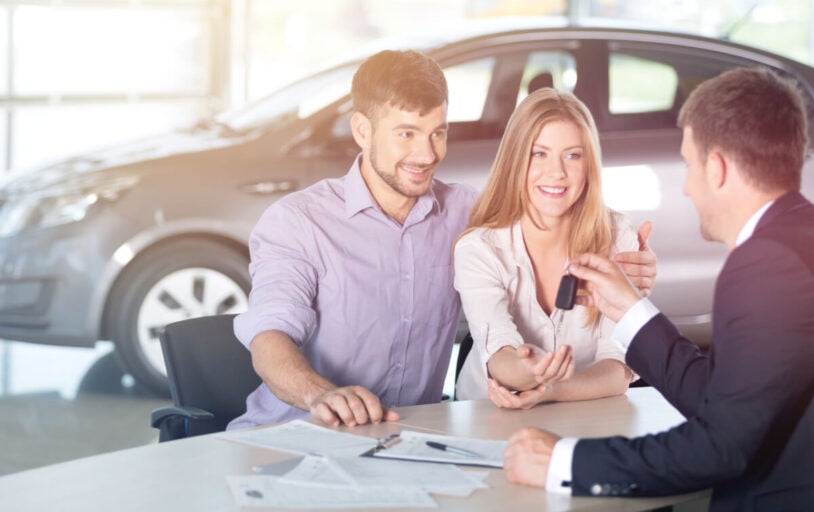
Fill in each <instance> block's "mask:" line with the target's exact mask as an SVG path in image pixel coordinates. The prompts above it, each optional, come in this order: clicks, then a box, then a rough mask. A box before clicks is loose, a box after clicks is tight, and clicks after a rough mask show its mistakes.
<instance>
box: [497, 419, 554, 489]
mask: <svg viewBox="0 0 814 512" xmlns="http://www.w3.org/2000/svg"><path fill="white" fill-rule="evenodd" d="M559 440H560V438H559V436H556V435H554V434H552V433H550V432H546V431H545V430H540V429H536V428H530V427H527V428H524V429H522V430H520V431H518V432H516V433H515V434H514V435H512V437H510V438H509V445H508V446H507V447H506V451H505V452H504V454H503V469H504V470H505V472H506V479H507V480H508V481H509V482H512V483H514V484H523V485H531V486H534V487H545V484H546V479H547V478H548V465H549V463H550V462H551V452H552V451H553V450H554V445H555V444H556V443H557V441H559Z"/></svg>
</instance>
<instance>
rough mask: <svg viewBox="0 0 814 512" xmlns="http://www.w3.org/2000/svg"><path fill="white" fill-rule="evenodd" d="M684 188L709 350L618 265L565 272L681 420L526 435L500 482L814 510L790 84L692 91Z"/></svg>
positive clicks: (805, 300)
mask: <svg viewBox="0 0 814 512" xmlns="http://www.w3.org/2000/svg"><path fill="white" fill-rule="evenodd" d="M679 126H681V127H682V128H683V130H684V138H683V142H682V146H681V153H682V156H683V158H684V160H685V161H686V163H687V176H686V183H685V189H684V192H685V194H686V195H688V196H689V197H690V199H692V201H693V203H694V205H695V208H696V209H697V211H698V215H699V217H700V221H701V233H702V235H703V236H704V238H706V239H708V240H715V241H719V242H723V243H725V244H726V245H727V246H728V247H729V249H730V254H729V257H728V258H727V260H726V263H725V264H724V267H723V269H722V270H721V273H720V275H719V276H718V281H717V283H716V288H715V303H714V306H713V334H712V345H711V348H710V351H709V353H708V354H705V353H703V352H702V351H700V350H699V348H698V347H697V346H696V345H695V344H693V343H692V342H691V341H689V340H687V339H686V338H684V337H682V335H681V333H680V332H678V330H677V329H676V328H675V326H674V325H673V324H672V323H671V322H670V321H669V320H668V319H667V318H666V317H665V316H664V315H662V314H660V313H659V312H658V310H657V309H656V308H655V307H654V306H653V305H652V304H651V303H650V302H649V301H648V300H647V299H640V297H639V296H638V294H637V293H636V290H635V289H634V288H632V287H631V286H630V284H629V283H628V282H627V279H626V278H625V276H624V274H623V273H622V272H620V271H619V268H618V267H617V266H616V265H615V264H614V263H612V262H610V261H608V260H607V259H605V258H602V257H599V256H596V255H582V256H580V257H578V258H576V259H575V260H574V261H573V262H572V265H571V266H570V272H571V273H573V274H574V275H576V276H577V277H579V278H580V279H581V280H583V282H584V283H585V288H586V289H587V291H588V292H589V293H588V294H587V295H586V296H585V297H584V298H581V299H580V300H581V303H583V304H592V305H594V306H596V307H598V308H599V309H600V311H601V312H602V313H603V314H605V315H607V316H608V317H610V318H611V319H612V320H614V321H616V322H617V327H616V331H614V339H616V340H617V341H618V342H620V343H621V344H622V345H623V346H626V347H627V355H626V359H627V364H628V365H629V366H630V367H631V368H632V369H633V370H634V371H636V372H637V373H639V374H640V375H641V376H642V377H643V378H644V379H645V380H646V381H647V382H649V383H651V384H652V385H653V386H654V387H656V389H658V390H659V391H660V392H661V393H662V394H663V395H664V396H665V397H666V398H667V399H668V400H669V401H670V403H672V404H673V405H674V406H675V407H676V408H677V409H678V410H679V411H681V413H682V414H684V416H685V417H686V418H687V421H686V422H684V423H682V424H681V425H679V426H677V427H675V428H673V429H671V430H669V431H667V432H663V433H660V434H657V435H648V436H643V437H639V438H635V439H627V438H623V437H610V438H605V439H579V440H578V439H574V438H562V439H560V438H559V437H557V436H555V435H553V434H551V433H548V432H545V431H542V430H538V429H523V430H521V431H520V432H518V433H516V434H515V435H514V436H512V438H511V439H510V442H509V446H508V448H507V450H506V454H505V468H506V476H507V478H508V479H509V481H511V482H516V483H522V484H527V485H537V486H545V487H546V488H547V489H548V490H549V491H565V492H570V493H573V494H574V495H625V496H636V495H638V496H647V495H651V496H652V495H666V494H677V493H682V492H688V491H693V490H698V489H703V488H706V487H713V494H712V503H711V509H712V510H716V511H723V510H732V511H739V512H740V511H781V510H782V511H793V510H814V469H813V468H814V406H812V395H814V205H812V204H811V203H810V202H809V201H807V200H806V199H805V198H804V197H803V196H802V195H801V194H800V193H799V189H800V180H801V170H802V166H803V161H804V159H805V153H806V147H807V144H808V140H807V139H808V137H807V126H806V116H805V110H804V106H803V100H802V98H801V96H800V93H799V91H798V90H797V89H796V87H795V86H794V85H793V84H791V83H790V82H788V81H787V80H785V79H782V78H780V77H778V76H777V75H776V74H774V73H772V72H770V71H768V70H758V69H736V70H731V71H728V72H726V73H724V74H722V75H720V76H718V77H716V78H714V79H712V80H709V81H707V82H705V83H703V84H702V85H701V86H699V87H698V88H697V89H696V90H695V91H694V92H693V93H692V95H691V96H690V98H689V99H688V100H687V103H686V104H685V105H684V106H683V108H682V110H681V113H680V114H679Z"/></svg>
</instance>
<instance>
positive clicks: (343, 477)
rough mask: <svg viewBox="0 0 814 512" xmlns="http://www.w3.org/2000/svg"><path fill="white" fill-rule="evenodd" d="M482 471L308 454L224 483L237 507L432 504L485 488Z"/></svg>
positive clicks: (419, 505) (366, 458)
mask: <svg viewBox="0 0 814 512" xmlns="http://www.w3.org/2000/svg"><path fill="white" fill-rule="evenodd" d="M273 466H274V465H272V467H271V468H270V470H271V471H273V470H274V469H273ZM486 475H487V473H486V472H485V471H479V472H472V471H463V470H461V469H460V468H458V467H456V466H452V465H443V464H432V463H428V462H404V461H396V460H383V459H373V458H368V457H348V458H331V457H322V456H317V455H308V456H306V457H305V458H303V459H302V461H301V462H300V463H299V464H298V465H297V466H296V467H295V468H294V469H292V470H290V471H289V472H287V473H285V474H283V475H279V476H278V475H268V474H260V475H249V476H232V477H229V478H228V482H229V486H230V488H231V489H232V494H233V495H234V496H235V499H236V501H237V503H238V504H239V505H241V506H263V507H313V508H318V507H325V508H333V507H383V506H401V507H435V506H437V505H436V503H435V500H433V499H432V497H431V496H430V493H434V494H446V495H450V496H463V497H465V496H469V495H471V494H472V493H473V492H474V491H475V490H476V489H484V488H487V487H488V486H487V485H486V484H485V483H484V481H483V480H484V478H485V477H486Z"/></svg>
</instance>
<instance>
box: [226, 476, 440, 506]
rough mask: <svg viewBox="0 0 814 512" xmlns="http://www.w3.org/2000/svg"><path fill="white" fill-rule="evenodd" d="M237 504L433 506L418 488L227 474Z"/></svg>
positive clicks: (427, 495)
mask: <svg viewBox="0 0 814 512" xmlns="http://www.w3.org/2000/svg"><path fill="white" fill-rule="evenodd" d="M227 481H228V483H229V488H230V489H231V490H232V494H233V495H234V497H235V501H236V502H237V504H238V506H240V507H285V508H362V507H437V506H438V505H437V504H436V503H435V500H433V499H432V497H431V496H430V495H429V494H427V493H426V492H424V491H421V490H420V489H407V488H393V487H354V486H342V485H327V484H320V483H309V482H298V481H295V480H287V479H285V478H283V477H279V476H272V475H249V476H230V477H227Z"/></svg>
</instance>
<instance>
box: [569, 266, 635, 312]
mask: <svg viewBox="0 0 814 512" xmlns="http://www.w3.org/2000/svg"><path fill="white" fill-rule="evenodd" d="M568 271H569V272H570V273H571V274H573V275H575V276H577V277H578V278H579V279H581V280H582V281H583V283H584V287H585V289H586V290H587V291H588V295H577V300H576V302H577V304H581V305H583V306H595V307H597V308H599V311H601V312H602V314H603V315H605V316H607V317H608V318H610V319H611V320H613V321H614V322H619V319H621V318H622V316H623V315H624V314H625V313H626V312H627V310H628V309H630V308H631V307H633V305H634V304H636V303H637V302H638V301H639V299H641V297H640V296H639V294H638V292H637V291H636V288H634V287H633V285H632V284H631V283H630V281H629V280H628V278H627V276H625V274H624V272H622V270H621V269H620V268H619V265H618V264H617V263H615V262H613V261H610V260H609V259H607V258H603V257H602V256H598V255H596V254H581V255H580V256H578V257H577V258H575V259H573V260H571V263H570V264H569V265H568Z"/></svg>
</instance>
